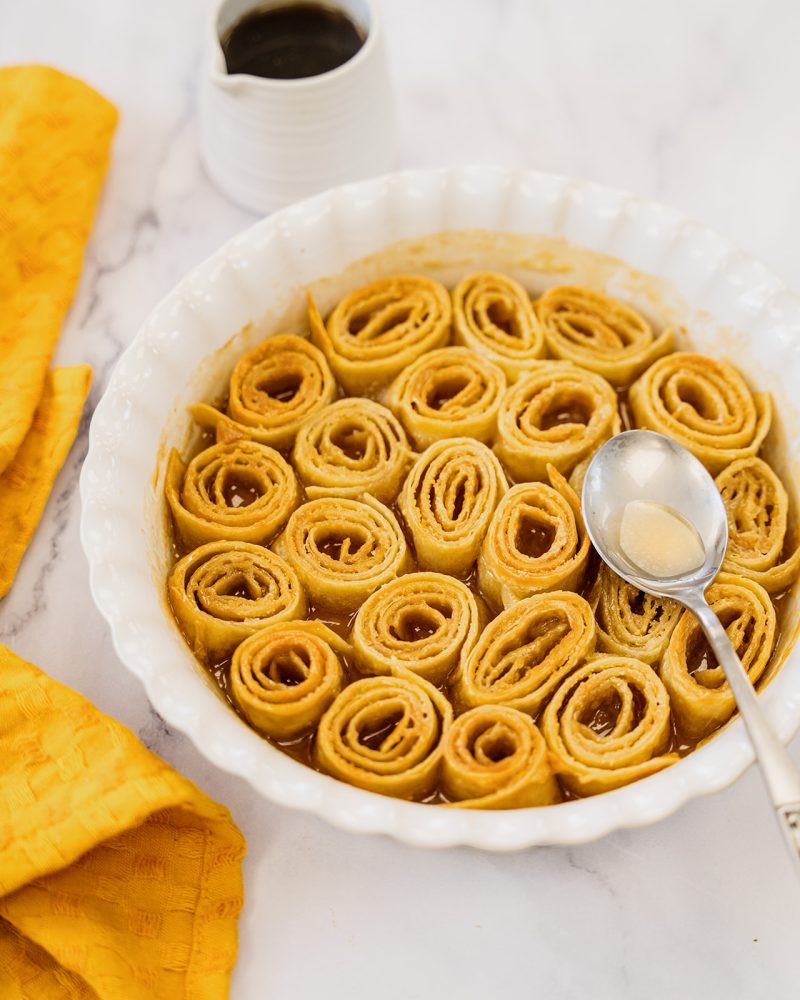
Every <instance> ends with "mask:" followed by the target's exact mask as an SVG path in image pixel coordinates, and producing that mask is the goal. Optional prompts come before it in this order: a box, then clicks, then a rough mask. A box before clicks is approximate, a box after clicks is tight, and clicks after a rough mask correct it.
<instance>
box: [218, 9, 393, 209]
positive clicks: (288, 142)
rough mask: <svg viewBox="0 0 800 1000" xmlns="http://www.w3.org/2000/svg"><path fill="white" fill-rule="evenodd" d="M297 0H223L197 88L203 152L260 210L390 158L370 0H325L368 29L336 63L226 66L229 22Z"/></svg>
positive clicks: (385, 94) (385, 166)
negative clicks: (268, 71)
mask: <svg viewBox="0 0 800 1000" xmlns="http://www.w3.org/2000/svg"><path fill="white" fill-rule="evenodd" d="M296 2H299V0H220V2H219V3H217V4H216V5H215V9H214V11H213V15H212V23H211V38H210V58H209V59H208V60H207V70H206V73H205V78H204V79H203V80H202V83H201V95H200V136H201V145H202V152H203V157H204V160H205V163H206V168H207V170H208V172H209V174H210V176H211V178H212V179H213V180H214V182H215V183H216V184H217V185H218V186H219V187H220V188H221V189H222V190H223V191H224V192H225V193H226V194H227V195H228V196H229V197H231V198H232V199H233V200H234V201H237V202H239V203H240V204H241V205H244V206H245V207H247V208H250V209H254V210H256V211H259V212H270V211H272V210H273V209H275V208H279V207H280V206H282V205H285V204H287V203H288V202H291V201H295V200H297V199H299V198H304V197H306V196H307V195H310V194H314V193H315V192H317V191H321V190H323V189H325V188H328V187H332V186H334V185H336V184H342V183H345V182H346V181H351V180H360V179H361V178H363V177H369V176H372V175H374V174H379V173H383V172H384V171H386V170H389V169H390V168H391V167H392V166H393V163H394V157H395V120H394V106H393V100H392V91H391V81H390V77H389V69H388V63H387V59H386V51H385V48H384V42H383V31H382V26H381V22H380V17H379V12H378V9H377V5H376V2H375V0H332V2H333V4H334V5H335V6H336V7H338V8H339V9H340V10H342V11H343V12H344V13H345V14H347V15H348V17H350V18H351V20H352V21H354V22H355V23H356V25H358V27H360V28H361V30H362V31H363V32H364V34H365V36H366V39H365V41H364V44H363V45H362V46H361V48H360V49H359V51H358V52H357V53H356V54H355V55H354V56H353V57H352V58H351V59H349V60H348V61H347V62H345V63H343V64H342V65H341V66H338V67H337V68H336V69H333V70H330V71H329V72H327V73H321V74H319V75H318V76H311V77H303V78H301V79H296V80H276V79H266V78H264V77H258V76H250V75H248V74H233V75H231V74H228V72H227V68H226V65H225V56H224V54H223V51H222V44H221V39H222V38H224V37H225V34H226V32H227V31H228V30H229V29H230V28H231V27H232V26H233V25H234V24H235V23H236V22H237V21H239V20H240V19H241V18H242V17H243V16H244V15H245V14H247V13H249V12H250V11H252V10H256V9H259V10H262V9H264V8H269V7H285V6H288V4H290V3H296Z"/></svg>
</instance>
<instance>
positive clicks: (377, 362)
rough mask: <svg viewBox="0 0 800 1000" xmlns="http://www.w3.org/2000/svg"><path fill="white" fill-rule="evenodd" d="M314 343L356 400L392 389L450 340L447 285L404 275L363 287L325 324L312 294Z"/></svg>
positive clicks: (346, 299) (449, 311)
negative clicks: (422, 357) (408, 369)
mask: <svg viewBox="0 0 800 1000" xmlns="http://www.w3.org/2000/svg"><path fill="white" fill-rule="evenodd" d="M308 312H309V322H310V325H311V336H312V337H313V339H314V342H315V343H316V344H318V345H319V347H321V348H322V350H323V352H324V354H325V356H326V357H327V359H328V361H329V363H330V366H331V368H332V369H333V371H334V374H335V375H336V378H337V379H338V380H339V382H340V384H341V385H342V386H344V389H345V391H346V392H348V393H350V395H351V396H363V395H368V394H370V393H374V392H375V391H376V389H378V388H380V387H381V386H384V385H388V383H389V382H391V381H392V379H393V378H394V377H395V376H396V375H398V374H399V373H400V372H401V371H402V370H403V369H404V368H405V367H406V366H407V365H409V364H411V362H412V361H415V360H416V359H417V358H418V357H420V355H422V354H424V353H425V352H426V351H430V350H433V348H435V347H443V346H444V345H445V344H446V343H447V341H448V339H449V337H450V317H451V313H452V309H451V306H450V295H449V294H448V292H447V289H446V288H445V287H444V285H441V284H439V282H438V281H433V280H432V279H431V278H424V277H422V276H421V275H416V274H398V275H395V276H393V277H390V278H379V279H378V280H377V281H373V282H371V283H370V284H369V285H364V287H363V288H357V289H356V290H355V291H353V292H350V294H349V295H345V297H344V298H343V299H341V300H340V302H339V303H338V304H337V305H336V306H335V307H334V310H333V312H332V313H331V314H330V316H329V317H328V320H327V323H324V322H323V321H322V317H321V316H320V314H319V310H318V309H317V307H316V304H315V303H314V300H313V298H312V297H311V294H310V293H309V297H308Z"/></svg>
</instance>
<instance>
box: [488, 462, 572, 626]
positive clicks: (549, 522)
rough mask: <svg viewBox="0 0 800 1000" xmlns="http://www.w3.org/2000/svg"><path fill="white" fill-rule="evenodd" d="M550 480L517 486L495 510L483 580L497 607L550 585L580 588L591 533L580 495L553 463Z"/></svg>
mask: <svg viewBox="0 0 800 1000" xmlns="http://www.w3.org/2000/svg"><path fill="white" fill-rule="evenodd" d="M548 471H549V474H550V483H551V484H552V485H548V484H547V483H520V484H519V485H518V486H512V487H511V489H510V490H509V491H508V493H506V495H505V496H504V497H503V499H502V500H501V501H500V503H499V504H498V506H497V510H496V511H495V512H494V514H493V515H492V520H491V521H490V523H489V528H488V530H487V532H486V537H485V538H484V540H483V544H482V546H481V550H480V555H479V556H478V583H479V585H480V588H481V592H482V593H483V594H484V596H485V597H486V599H487V600H488V601H489V603H490V604H491V605H492V606H493V607H495V608H502V607H506V608H507V607H509V606H510V605H511V604H513V603H514V602H515V601H518V600H519V599H520V598H522V597H528V596H530V595H531V594H538V593H541V592H543V591H547V590H578V589H580V585H581V581H582V580H583V576H584V573H585V572H586V563H587V560H588V558H589V551H590V543H589V536H588V535H587V534H586V528H585V526H584V523H583V516H582V515H581V506H580V501H579V500H578V497H577V496H576V494H575V492H574V491H573V489H572V487H571V486H570V485H569V483H567V481H566V480H565V479H564V477H563V476H562V475H561V474H560V473H558V472H556V470H555V469H554V468H553V467H552V466H550V467H549V469H548Z"/></svg>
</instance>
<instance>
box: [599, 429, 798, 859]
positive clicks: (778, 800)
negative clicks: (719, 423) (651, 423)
mask: <svg viewBox="0 0 800 1000" xmlns="http://www.w3.org/2000/svg"><path fill="white" fill-rule="evenodd" d="M632 500H644V501H652V502H654V503H657V504H660V505H664V506H666V507H669V508H672V509H673V510H674V511H677V512H678V513H679V514H680V515H682V516H683V518H685V519H686V521H688V522H689V524H691V525H693V526H694V528H695V529H696V531H697V533H698V535H699V536H700V539H701V541H702V543H703V546H704V548H705V559H704V560H703V562H702V564H701V565H700V566H699V567H697V568H696V569H693V570H692V571H690V572H688V573H686V574H684V575H683V576H671V577H656V576H652V575H648V573H647V572H646V571H645V570H643V569H642V568H641V567H640V566H638V565H636V564H635V563H634V562H632V561H631V560H630V559H629V558H628V556H627V555H626V554H625V552H624V550H623V549H622V547H621V546H620V524H621V521H622V515H623V511H624V510H625V507H626V505H627V504H628V503H629V502H630V501H632ZM582 507H583V516H584V520H585V521H586V530H587V531H588V533H589V537H590V538H591V540H592V543H593V544H594V547H595V548H596V549H597V551H598V552H599V553H600V555H601V556H602V558H603V559H604V560H605V562H607V563H608V565H609V566H610V567H611V569H613V570H614V572H615V573H617V574H618V575H619V576H621V577H622V578H623V580H627V581H628V583H630V584H632V585H633V586H634V587H637V588H638V589H639V590H644V591H646V592H647V593H648V594H654V595H655V596H656V597H670V598H672V599H673V600H675V601H678V602H679V603H680V604H682V605H683V606H684V607H686V608H688V609H689V610H690V611H691V612H692V614H693V615H694V616H695V617H696V618H697V620H698V622H699V623H700V625H701V626H702V629H703V631H704V632H705V634H706V636H707V637H708V641H709V643H710V644H711V648H712V649H713V650H714V653H715V655H716V657H717V660H718V661H719V664H720V666H721V667H722V669H723V671H724V673H725V677H726V679H727V681H728V684H729V685H730V689H731V691H732V692H733V696H734V698H735V699H736V704H737V706H738V708H739V712H740V714H741V716H742V718H743V719H744V724H745V726H746V727H747V732H748V734H749V736H750V742H751V743H752V744H753V749H754V750H755V753H756V757H757V759H758V763H759V765H760V766H761V773H762V774H763V776H764V781H765V782H766V785H767V790H768V792H769V795H770V798H771V799H772V803H773V805H774V806H775V811H776V814H777V817H778V824H779V825H780V827H781V830H782V831H783V834H784V837H785V839H786V843H787V845H788V847H789V850H790V852H791V854H792V857H793V858H794V861H795V863H796V865H797V868H798V872H799V873H800V771H798V769H797V767H796V766H795V764H794V761H793V760H792V758H791V757H790V756H789V754H788V753H787V751H786V748H785V747H784V746H783V745H782V744H781V743H780V741H779V740H778V738H777V737H776V736H775V734H774V733H773V731H772V729H771V728H770V725H769V723H768V722H767V720H766V718H765V716H764V713H763V712H762V711H761V707H760V706H759V703H758V698H757V697H756V694H755V691H754V690H753V687H752V685H751V683H750V681H749V679H748V677H747V674H746V673H745V670H744V667H743V666H742V664H741V662H740V660H739V657H738V656H737V655H736V652H735V651H734V648H733V646H732V645H731V642H730V640H729V639H728V636H727V634H726V632H725V629H724V628H723V627H722V624H721V623H720V620H719V619H718V618H717V616H716V615H715V614H714V612H713V611H712V610H711V608H710V607H709V604H708V602H707V601H706V599H705V596H704V592H705V589H706V587H707V586H708V585H709V584H710V583H711V581H712V580H713V579H714V577H715V576H716V575H717V573H718V572H719V569H720V566H721V565H722V560H723V558H724V557H725V549H726V547H727V544H728V518H727V516H726V513H725V505H724V504H723V502H722V497H721V496H720V494H719V492H718V490H717V487H716V485H715V483H714V480H713V479H712V478H711V476H710V475H709V473H708V472H707V471H706V469H705V467H704V466H703V465H702V464H701V463H700V462H699V461H698V460H697V459H696V458H695V457H694V455H692V454H691V452H689V451H687V450H686V448H684V447H683V446H682V445H680V444H678V443H677V442H675V441H673V440H671V439H670V438H667V437H664V435H662V434H655V433H654V432H653V431H625V433H623V434H617V435H616V437H613V438H611V440H610V441H607V442H606V444H604V445H603V447H602V448H600V449H599V451H598V452H597V453H596V455H595V456H594V458H593V459H592V461H591V463H590V464H589V467H588V469H587V470H586V476H585V478H584V481H583V495H582Z"/></svg>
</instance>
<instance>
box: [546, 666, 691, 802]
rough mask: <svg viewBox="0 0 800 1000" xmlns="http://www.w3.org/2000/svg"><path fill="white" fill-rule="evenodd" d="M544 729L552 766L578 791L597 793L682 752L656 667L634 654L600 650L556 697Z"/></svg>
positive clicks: (659, 766) (643, 774) (654, 768)
mask: <svg viewBox="0 0 800 1000" xmlns="http://www.w3.org/2000/svg"><path fill="white" fill-rule="evenodd" d="M542 733H543V734H544V738H545V740H546V741H547V745H548V747H549V748H550V753H551V754H552V756H553V758H554V760H553V766H554V767H555V769H556V772H557V773H558V775H559V777H560V779H561V781H562V782H563V783H564V784H565V785H566V786H567V788H569V789H570V791H572V792H576V793H578V794H580V795H597V794H598V793H600V792H608V791H611V789H613V788H620V787H622V785H628V784H630V783H631V782H632V781H637V780H638V779H639V778H645V777H647V775H649V774H654V773H655V772H656V771H660V770H662V769H663V768H665V767H668V766H669V765H670V764H674V763H675V761H676V760H678V755H677V754H675V753H665V752H664V751H665V750H666V749H667V746H668V745H669V741H670V738H671V727H670V714H669V697H668V695H667V692H666V690H665V688H664V685H663V684H662V683H661V681H660V679H659V677H658V674H657V673H656V672H655V670H653V668H652V667H650V666H648V665H647V664H646V663H642V662H641V661H640V660H636V659H634V658H633V657H629V656H595V657H592V658H591V659H590V661H589V662H588V663H586V664H584V665H583V666H582V667H580V668H579V669H578V670H576V671H575V672H574V673H572V674H570V675H569V677H567V678H566V680H564V682H563V683H562V684H561V686H560V687H559V689H558V690H557V691H556V693H555V694H554V695H553V697H552V699H551V700H550V704H549V705H548V706H547V708H546V709H545V710H544V716H543V718H542Z"/></svg>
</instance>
